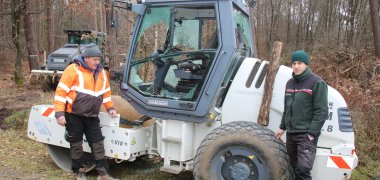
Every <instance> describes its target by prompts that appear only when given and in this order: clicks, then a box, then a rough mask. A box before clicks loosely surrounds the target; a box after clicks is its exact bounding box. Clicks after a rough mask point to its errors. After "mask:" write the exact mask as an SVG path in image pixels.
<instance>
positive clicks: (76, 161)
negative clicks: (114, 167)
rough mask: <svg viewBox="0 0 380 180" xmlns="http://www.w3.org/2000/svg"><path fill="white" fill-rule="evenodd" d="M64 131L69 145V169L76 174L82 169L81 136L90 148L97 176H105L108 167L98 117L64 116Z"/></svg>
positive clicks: (68, 114)
mask: <svg viewBox="0 0 380 180" xmlns="http://www.w3.org/2000/svg"><path fill="white" fill-rule="evenodd" d="M65 118H66V131H67V135H68V139H67V140H68V141H69V143H70V157H71V160H72V164H71V168H72V170H73V172H74V173H76V174H77V173H78V172H79V169H80V168H83V163H84V162H83V146H82V144H83V134H85V135H86V139H87V142H88V144H89V146H90V148H91V152H92V156H93V158H94V160H95V164H96V170H97V171H98V174H99V175H102V176H103V175H107V172H108V166H107V163H106V161H105V150H104V142H103V140H104V137H103V135H102V131H101V129H100V126H99V122H100V121H99V118H98V117H84V116H79V115H75V114H71V113H66V114H65Z"/></svg>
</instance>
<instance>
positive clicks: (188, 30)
mask: <svg viewBox="0 0 380 180" xmlns="http://www.w3.org/2000/svg"><path fill="white" fill-rule="evenodd" d="M191 2H193V3H190V1H175V2H174V1H173V2H172V1H170V2H168V1H159V0H147V1H145V2H144V3H140V4H134V5H131V6H130V7H131V10H132V11H134V12H136V13H137V14H138V17H137V21H136V25H135V29H134V33H133V38H132V42H131V47H130V51H129V52H130V53H129V55H128V57H127V66H126V69H125V72H124V75H125V77H124V80H123V82H122V84H121V94H122V96H123V97H124V98H125V99H127V100H129V101H130V102H131V103H132V105H134V107H135V108H137V109H138V110H139V111H140V112H141V113H142V114H145V115H149V116H154V117H161V118H169V119H178V120H184V121H193V122H202V121H204V120H205V119H207V116H208V114H209V113H210V109H212V107H213V106H215V103H217V101H216V99H217V97H218V96H221V95H223V88H225V87H226V86H227V85H228V82H229V79H230V77H231V72H232V69H233V67H234V66H235V65H236V63H238V61H239V59H242V57H252V56H255V51H254V49H255V48H254V47H253V43H252V42H253V40H252V34H251V32H252V30H251V24H250V19H249V7H248V6H247V5H246V3H244V2H242V1H231V0H218V1H216V0H215V1H197V3H194V1H191ZM222 19H223V21H222ZM227 69H228V70H227Z"/></svg>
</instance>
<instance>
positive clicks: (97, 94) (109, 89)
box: [95, 87, 111, 96]
mask: <svg viewBox="0 0 380 180" xmlns="http://www.w3.org/2000/svg"><path fill="white" fill-rule="evenodd" d="M108 91H111V88H110V87H108V88H107V89H102V90H100V91H98V92H96V93H95V95H96V96H100V95H102V94H105V93H106V92H108Z"/></svg>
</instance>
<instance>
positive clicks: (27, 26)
mask: <svg viewBox="0 0 380 180" xmlns="http://www.w3.org/2000/svg"><path fill="white" fill-rule="evenodd" d="M23 3H24V4H26V14H25V16H24V32H25V40H26V49H27V52H28V60H29V70H32V69H38V66H39V65H38V55H37V42H36V33H35V30H34V21H33V15H32V12H33V1H31V0H23Z"/></svg>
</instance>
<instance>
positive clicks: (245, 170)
mask: <svg viewBox="0 0 380 180" xmlns="http://www.w3.org/2000/svg"><path fill="white" fill-rule="evenodd" d="M250 174H251V171H250V169H249V166H248V164H247V163H243V162H238V163H236V164H235V165H234V166H232V169H231V176H232V178H233V179H234V180H238V179H241V180H244V179H248V177H249V175H250Z"/></svg>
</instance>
